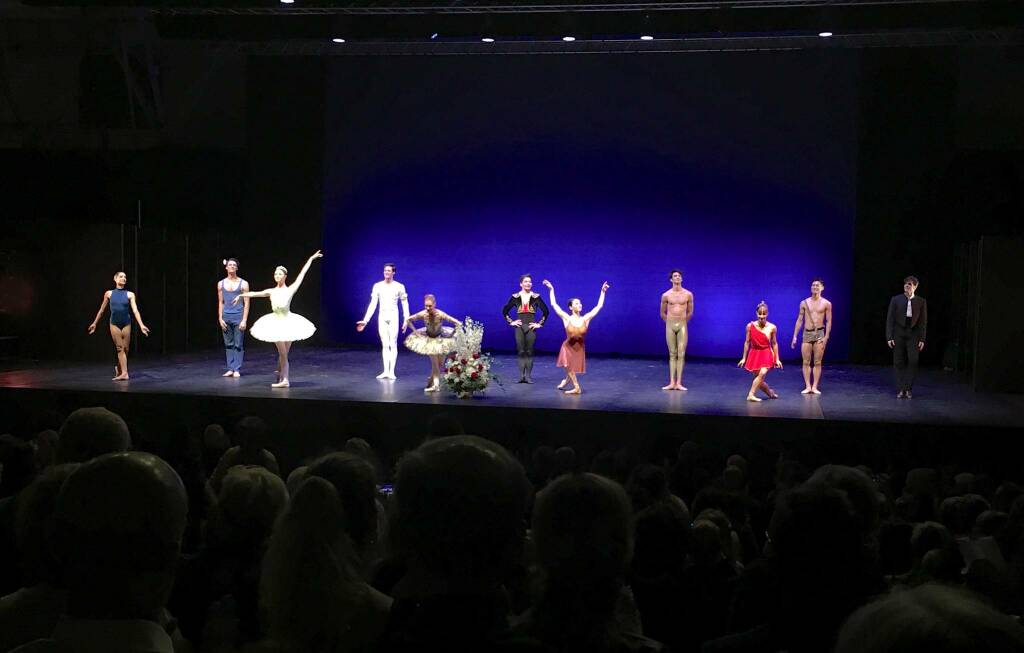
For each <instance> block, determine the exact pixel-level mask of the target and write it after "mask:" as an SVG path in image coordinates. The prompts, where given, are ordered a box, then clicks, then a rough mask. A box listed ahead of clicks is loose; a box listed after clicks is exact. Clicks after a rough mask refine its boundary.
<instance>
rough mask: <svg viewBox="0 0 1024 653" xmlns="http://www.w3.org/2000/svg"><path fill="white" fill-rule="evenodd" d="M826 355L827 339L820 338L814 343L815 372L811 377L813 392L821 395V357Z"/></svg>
mask: <svg viewBox="0 0 1024 653" xmlns="http://www.w3.org/2000/svg"><path fill="white" fill-rule="evenodd" d="M824 356H825V341H824V340H819V341H818V342H816V343H814V370H813V372H814V374H813V376H812V377H811V379H812V382H811V393H812V394H816V395H820V394H821V390H819V389H818V385H819V384H821V359H822V358H823V357H824Z"/></svg>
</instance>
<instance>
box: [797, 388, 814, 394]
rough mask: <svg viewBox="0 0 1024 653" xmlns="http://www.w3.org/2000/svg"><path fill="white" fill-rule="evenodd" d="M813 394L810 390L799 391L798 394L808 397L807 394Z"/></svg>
mask: <svg viewBox="0 0 1024 653" xmlns="http://www.w3.org/2000/svg"><path fill="white" fill-rule="evenodd" d="M813 392H814V391H813V390H811V389H810V388H804V389H803V390H801V391H800V394H802V395H809V394H811V393H813Z"/></svg>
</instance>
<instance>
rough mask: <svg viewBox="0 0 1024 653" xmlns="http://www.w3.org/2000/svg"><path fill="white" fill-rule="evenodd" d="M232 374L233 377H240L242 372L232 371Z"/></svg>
mask: <svg viewBox="0 0 1024 653" xmlns="http://www.w3.org/2000/svg"><path fill="white" fill-rule="evenodd" d="M231 376H233V377H235V378H236V379H237V378H238V377H240V376H242V375H241V374H239V373H238V372H232V373H231Z"/></svg>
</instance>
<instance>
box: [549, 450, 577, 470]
mask: <svg viewBox="0 0 1024 653" xmlns="http://www.w3.org/2000/svg"><path fill="white" fill-rule="evenodd" d="M574 471H576V450H575V449H573V448H572V447H558V448H557V449H555V453H554V455H553V456H552V457H551V478H556V477H558V476H561V475H562V474H571V473H573V472H574Z"/></svg>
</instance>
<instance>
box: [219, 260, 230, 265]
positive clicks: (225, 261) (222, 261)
mask: <svg viewBox="0 0 1024 653" xmlns="http://www.w3.org/2000/svg"><path fill="white" fill-rule="evenodd" d="M220 264H221V265H227V264H228V260H227V259H221V262H220Z"/></svg>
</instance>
